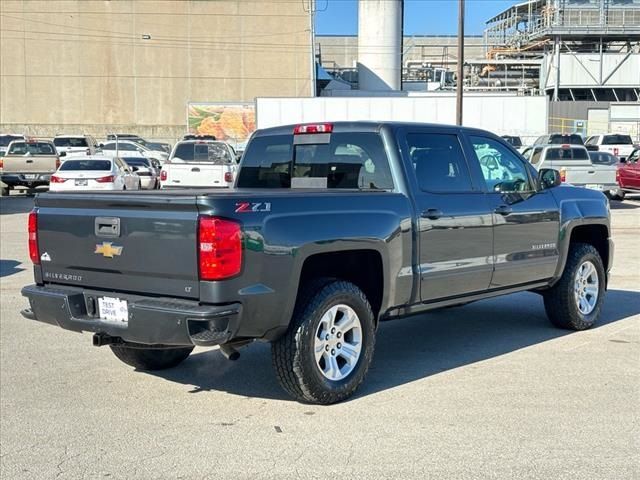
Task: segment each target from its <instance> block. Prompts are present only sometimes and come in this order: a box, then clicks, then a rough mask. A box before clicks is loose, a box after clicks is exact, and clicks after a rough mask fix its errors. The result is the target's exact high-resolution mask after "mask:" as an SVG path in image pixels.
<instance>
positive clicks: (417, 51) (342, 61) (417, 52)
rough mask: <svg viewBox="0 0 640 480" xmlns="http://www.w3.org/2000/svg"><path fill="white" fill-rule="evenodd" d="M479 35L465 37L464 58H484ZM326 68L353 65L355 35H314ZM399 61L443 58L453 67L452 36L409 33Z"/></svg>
mask: <svg viewBox="0 0 640 480" xmlns="http://www.w3.org/2000/svg"><path fill="white" fill-rule="evenodd" d="M483 42H484V40H483V39H482V37H466V38H465V47H464V48H465V51H464V55H465V58H468V59H471V58H474V59H476V58H485V55H484V46H483ZM318 52H321V53H322V64H323V65H324V66H326V67H328V68H333V67H340V68H354V67H355V65H356V61H357V59H358V38H357V37H356V36H355V35H354V36H335V35H316V53H318ZM403 53H404V55H403V62H404V63H405V64H406V62H408V61H418V62H427V63H433V64H437V65H439V64H440V63H442V61H443V54H444V60H445V61H447V62H449V64H450V66H451V67H452V68H454V67H455V64H456V61H457V58H458V48H457V38H456V37H455V36H413V37H405V38H404V47H403Z"/></svg>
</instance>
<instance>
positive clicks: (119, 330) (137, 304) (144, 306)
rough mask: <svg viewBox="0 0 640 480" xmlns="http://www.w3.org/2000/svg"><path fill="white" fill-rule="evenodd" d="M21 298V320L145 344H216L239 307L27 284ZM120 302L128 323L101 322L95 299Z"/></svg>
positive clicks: (230, 332) (231, 330)
mask: <svg viewBox="0 0 640 480" xmlns="http://www.w3.org/2000/svg"><path fill="white" fill-rule="evenodd" d="M22 295H23V296H25V297H27V298H28V299H29V304H30V308H29V309H27V310H23V311H22V312H21V313H22V315H23V316H24V317H25V318H28V319H30V320H36V321H39V322H43V323H49V324H51V325H57V326H59V327H61V328H64V329H66V330H72V331H76V332H94V333H102V334H106V335H109V336H111V337H115V338H120V339H122V340H123V341H125V342H135V343H141V344H147V345H200V346H211V345H219V344H223V343H226V342H228V341H229V340H231V339H232V338H233V337H234V336H235V334H236V332H237V331H238V328H239V324H240V318H241V314H242V305H241V304H240V303H231V304H226V305H200V304H199V303H198V302H196V301H188V300H178V299H170V298H156V297H145V296H140V295H131V294H121V293H116V292H102V291H92V290H85V289H81V288H73V287H58V286H39V285H28V286H26V287H24V288H23V289H22ZM103 296H108V297H117V298H119V299H120V300H126V301H127V305H128V314H129V315H128V322H126V323H125V322H114V321H107V320H105V319H103V318H100V316H99V315H100V314H99V313H98V298H100V297H103Z"/></svg>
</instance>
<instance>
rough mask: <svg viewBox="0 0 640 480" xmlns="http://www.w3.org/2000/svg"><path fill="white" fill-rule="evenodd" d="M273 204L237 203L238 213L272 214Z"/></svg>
mask: <svg viewBox="0 0 640 480" xmlns="http://www.w3.org/2000/svg"><path fill="white" fill-rule="evenodd" d="M270 211H271V202H257V203H251V202H238V203H236V213H248V212H270Z"/></svg>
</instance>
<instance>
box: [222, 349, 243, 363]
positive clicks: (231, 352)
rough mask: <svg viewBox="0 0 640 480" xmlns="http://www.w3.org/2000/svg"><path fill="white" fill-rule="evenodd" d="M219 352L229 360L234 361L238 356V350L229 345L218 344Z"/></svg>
mask: <svg viewBox="0 0 640 480" xmlns="http://www.w3.org/2000/svg"><path fill="white" fill-rule="evenodd" d="M220 352H221V353H222V355H224V356H225V357H226V359H227V360H231V361H232V362H235V361H236V360H238V359H239V358H240V352H239V351H238V350H236V349H235V348H233V347H232V346H231V345H220Z"/></svg>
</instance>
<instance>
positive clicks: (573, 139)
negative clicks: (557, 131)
mask: <svg viewBox="0 0 640 480" xmlns="http://www.w3.org/2000/svg"><path fill="white" fill-rule="evenodd" d="M549 143H550V144H552V145H562V144H568V145H584V140H582V137H581V136H580V135H577V134H572V135H551V136H550V137H549Z"/></svg>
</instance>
